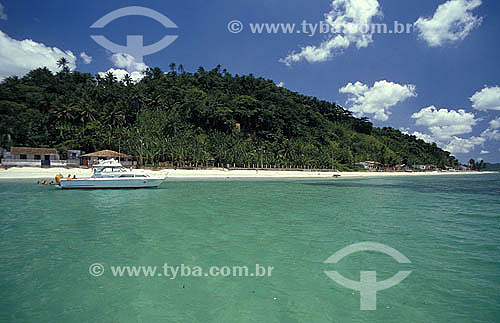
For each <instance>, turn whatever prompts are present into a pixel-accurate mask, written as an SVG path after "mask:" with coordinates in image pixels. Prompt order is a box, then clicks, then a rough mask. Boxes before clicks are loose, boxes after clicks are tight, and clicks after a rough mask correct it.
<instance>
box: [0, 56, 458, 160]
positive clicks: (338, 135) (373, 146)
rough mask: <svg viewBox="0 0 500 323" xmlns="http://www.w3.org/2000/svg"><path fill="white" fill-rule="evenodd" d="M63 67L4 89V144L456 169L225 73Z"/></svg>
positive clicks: (343, 115)
mask: <svg viewBox="0 0 500 323" xmlns="http://www.w3.org/2000/svg"><path fill="white" fill-rule="evenodd" d="M60 65H61V68H62V69H61V72H59V73H56V74H53V73H52V72H50V71H49V70H48V69H47V68H39V69H35V70H33V71H31V72H29V73H28V74H27V75H25V76H24V77H22V78H18V77H9V78H6V79H4V80H3V81H2V82H1V83H0V146H1V147H6V148H8V147H10V146H34V147H56V148H58V149H59V150H66V149H81V150H85V151H87V152H89V151H95V150H100V149H114V150H118V148H119V146H120V149H121V151H123V152H125V153H128V154H131V155H135V156H138V157H139V159H140V161H141V162H142V163H144V164H158V163H160V162H167V163H168V164H171V165H177V166H183V165H186V164H192V165H197V166H201V165H207V164H208V163H209V162H212V163H221V164H230V165H233V164H234V165H236V166H239V167H248V166H251V165H261V164H267V165H276V166H280V167H295V166H297V167H309V168H338V169H349V168H352V167H353V165H354V163H355V162H359V161H365V160H372V161H376V162H379V163H382V164H384V165H395V164H408V165H411V164H435V165H438V166H440V167H444V166H446V165H449V166H454V165H456V164H457V161H456V159H455V158H454V157H453V156H451V155H450V153H449V152H446V151H443V150H442V149H440V148H439V147H437V146H436V144H428V143H426V142H424V141H423V140H420V139H417V138H416V137H415V136H411V135H407V134H403V133H401V132H400V131H398V130H396V129H393V128H388V127H385V128H374V127H373V125H372V123H371V122H370V121H369V120H368V119H366V118H356V117H354V116H353V115H352V113H351V112H350V111H348V110H346V109H344V108H342V107H341V106H339V105H337V104H335V103H330V102H327V101H321V100H318V99H317V98H314V97H309V96H305V95H301V94H299V93H296V92H292V91H289V90H287V89H285V88H282V87H278V86H276V85H275V84H274V82H273V81H271V80H266V79H263V78H258V77H255V76H253V75H252V74H250V75H243V76H240V75H231V74H230V73H229V72H227V71H226V70H221V67H220V66H217V67H216V68H214V69H212V70H210V71H206V70H205V69H203V68H202V67H200V68H199V69H198V71H197V72H195V73H190V72H186V71H185V70H184V68H183V67H182V65H179V66H178V67H177V66H176V65H175V64H171V65H170V70H169V71H168V72H166V73H165V72H163V71H161V70H160V69H159V68H152V69H149V70H148V71H147V72H146V76H145V77H144V78H143V79H142V80H141V81H139V82H137V83H134V82H133V81H132V80H131V79H130V78H127V77H126V78H125V79H124V80H122V81H119V80H117V78H116V77H115V76H113V74H111V73H108V74H106V75H105V76H104V77H101V76H93V75H91V74H85V73H81V72H78V71H73V72H71V71H69V69H68V68H65V67H66V65H65V62H63V61H61V62H60Z"/></svg>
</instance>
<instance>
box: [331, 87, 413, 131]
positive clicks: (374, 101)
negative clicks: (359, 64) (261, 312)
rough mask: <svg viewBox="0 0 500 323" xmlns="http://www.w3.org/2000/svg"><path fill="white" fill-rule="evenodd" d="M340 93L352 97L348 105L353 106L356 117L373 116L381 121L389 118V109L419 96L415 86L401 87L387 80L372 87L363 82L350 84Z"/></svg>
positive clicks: (352, 109)
mask: <svg viewBox="0 0 500 323" xmlns="http://www.w3.org/2000/svg"><path fill="white" fill-rule="evenodd" d="M339 92H340V93H345V94H350V95H351V97H350V98H349V99H348V100H347V102H346V103H347V104H352V107H351V109H350V110H351V111H352V112H354V113H355V114H356V115H358V116H363V115H365V114H373V115H374V119H376V120H381V121H386V120H387V119H388V118H389V115H390V114H391V112H390V111H389V108H391V107H393V106H395V105H396V104H398V103H400V102H402V101H404V100H406V99H408V98H411V97H415V96H417V93H416V88H415V85H412V84H406V85H401V84H397V83H393V82H388V81H386V80H382V81H378V82H375V83H374V84H373V86H372V87H369V86H367V85H365V84H363V83H361V82H356V83H354V84H352V83H348V84H347V85H346V86H344V87H343V88H341V89H340V90H339Z"/></svg>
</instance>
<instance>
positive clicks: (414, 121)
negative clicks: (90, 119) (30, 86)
mask: <svg viewBox="0 0 500 323" xmlns="http://www.w3.org/2000/svg"><path fill="white" fill-rule="evenodd" d="M284 3H285V2H283V1H269V0H267V1H259V0H253V1H220V0H219V1H123V0H122V1H85V2H76V1H75V2H71V6H69V5H68V2H67V1H49V2H41V1H19V0H0V4H1V5H2V7H1V8H2V10H1V11H0V31H2V32H3V34H2V40H1V42H0V45H1V46H0V77H5V76H7V75H11V74H18V75H22V74H24V73H25V70H26V69H27V67H26V65H28V66H35V65H37V64H39V65H47V66H48V67H49V68H55V67H54V66H55V65H54V64H53V63H51V61H50V59H52V60H53V57H56V56H58V53H59V52H57V51H56V50H55V49H54V48H56V49H59V50H61V51H63V52H61V53H64V52H66V53H67V51H71V53H72V55H73V56H74V65H73V66H72V67H74V68H76V69H77V70H79V71H82V72H90V73H93V74H96V73H99V72H106V71H108V70H109V69H110V68H113V69H114V70H116V71H117V70H122V71H123V69H124V68H125V66H128V67H130V65H127V64H128V63H127V62H125V63H124V62H122V63H120V61H119V60H118V59H117V57H116V55H115V56H113V53H111V52H109V51H107V50H106V49H104V48H103V47H101V46H100V45H99V44H97V43H96V42H95V41H94V40H92V39H91V38H90V35H93V34H102V35H104V36H105V37H107V38H108V39H109V40H110V41H113V42H115V43H118V44H122V45H125V43H126V35H143V36H144V42H145V44H152V43H155V42H157V41H158V40H160V39H161V38H163V37H164V36H165V35H167V34H171V35H178V36H179V37H178V38H177V40H176V41H175V42H173V43H172V44H171V45H170V46H168V47H166V48H165V49H163V50H161V51H160V52H157V53H155V54H151V55H149V56H146V57H145V58H144V63H145V64H146V65H147V66H150V67H157V66H158V67H160V68H162V69H163V70H167V69H168V65H169V64H170V63H172V62H175V63H177V64H183V65H184V67H185V69H186V70H188V71H194V70H196V69H197V68H198V66H203V67H205V68H206V69H211V68H213V67H215V66H216V65H217V64H221V65H222V66H223V67H224V68H227V69H228V71H229V72H231V73H232V74H249V73H253V74H254V75H256V76H262V77H264V78H269V79H272V80H274V81H275V82H276V83H277V84H278V83H280V82H282V83H283V85H284V87H286V88H288V89H290V90H293V91H297V92H300V93H303V94H306V95H311V96H316V97H318V98H320V99H324V100H328V101H333V102H337V103H338V104H340V105H342V106H344V107H346V108H349V109H352V110H353V111H356V113H357V114H358V115H364V116H367V117H368V118H370V119H371V120H372V121H373V122H374V124H375V125H376V126H392V127H394V128H398V129H402V130H404V131H406V132H409V133H413V134H416V135H418V136H420V137H422V138H424V139H425V140H429V141H435V142H437V143H438V144H439V145H440V146H441V147H443V148H447V149H449V150H452V152H453V153H454V155H455V156H457V157H458V158H459V159H460V160H461V161H468V159H469V158H483V159H484V160H485V161H488V162H500V151H499V149H500V119H498V118H499V117H500V88H498V86H500V61H499V59H498V57H500V55H499V49H500V43H499V42H498V38H499V36H498V33H499V32H500V2H498V1H486V0H482V1H481V0H440V1H431V0H426V1H414V0H400V1H389V0H333V1H332V0H326V1H314V2H305V1H295V0H293V1H287V2H286V5H284ZM335 4H336V5H337V7H335V6H334V5H335ZM127 6H143V7H146V8H150V9H153V10H155V11H158V12H160V13H162V14H163V15H165V16H167V17H168V18H170V19H171V20H172V21H173V22H174V23H175V24H176V25H177V26H178V29H171V28H169V29H167V28H165V27H164V26H163V25H162V24H160V23H159V22H157V21H155V20H153V19H150V18H147V17H142V16H129V17H123V18H119V19H116V20H115V21H113V22H111V23H109V24H108V25H107V26H106V27H105V28H103V29H98V30H93V29H91V28H89V27H90V25H92V24H93V23H94V22H95V21H97V20H98V19H99V18H101V17H102V16H104V15H105V14H107V13H109V12H111V11H113V10H116V9H119V8H123V7H127ZM370 8H371V10H372V11H370ZM353 12H354V13H355V15H354V16H353V14H352V13H353ZM375 12H376V14H374V13H375ZM325 15H326V17H330V18H333V19H334V20H335V18H337V20H336V21H337V23H338V21H353V19H352V18H353V17H354V22H356V19H357V18H359V19H361V20H360V21H361V22H363V21H368V22H373V23H387V24H388V28H389V29H392V25H393V22H394V21H395V20H397V21H399V22H401V23H405V24H406V23H411V24H413V23H415V22H417V21H418V20H419V18H420V19H421V20H420V21H421V22H422V23H420V24H418V23H417V25H418V26H419V27H420V28H418V27H415V26H414V27H413V28H414V29H415V31H414V32H412V33H410V34H406V33H403V34H374V35H369V36H366V37H368V38H365V36H360V35H356V34H354V35H345V34H344V35H341V36H342V38H340V40H342V41H344V44H345V42H348V43H349V45H348V46H344V47H334V48H333V49H332V50H326V51H325V50H324V48H323V49H322V46H323V45H325V44H327V43H328V42H329V41H330V40H331V39H332V37H335V36H332V35H326V34H319V33H317V34H316V35H314V36H313V37H310V36H309V35H306V34H303V33H300V34H299V33H295V32H294V33H292V34H284V33H277V34H267V33H262V34H255V33H252V32H251V30H250V29H251V28H250V26H249V24H250V23H295V24H297V25H300V24H301V22H302V21H303V20H306V21H307V22H308V23H319V22H320V21H322V20H324V19H325ZM360 17H361V18H360ZM235 19H236V20H239V21H241V22H242V23H243V30H242V31H241V32H240V33H231V32H229V31H228V23H229V22H230V21H232V20H235ZM339 19H340V20H339ZM342 19H344V20H342ZM363 19H364V20H363ZM447 24H448V25H447ZM436 26H437V27H436ZM447 27H449V29H446V28H447ZM296 28H301V27H300V26H299V27H296ZM436 35H437V36H436ZM450 35H451V36H450ZM360 37H361V38H360ZM436 37H437V38H436ZM447 37H448V38H447ZM449 37H451V38H449ZM26 39H31V40H33V41H34V42H35V43H36V44H35V45H33V44H32V45H28V44H27V43H22V42H21V41H23V40H26ZM436 39H437V40H436ZM436 42H437V43H436ZM37 44H44V45H45V46H46V48H41V49H40V51H41V54H40V55H44V57H41V56H37V55H34V54H32V53H28V52H27V51H28V48H29V47H30V46H31V47H34V48H35V50H37V48H38V47H37ZM357 45H360V46H357ZM40 46H42V45H40ZM305 46H313V47H311V48H310V49H312V50H313V51H314V52H313V54H312V55H309V56H308V55H307V53H305V52H304V51H302V50H301V48H304V47H305ZM325 46H326V45H325ZM11 47H12V48H11ZM358 47H360V48H358ZM82 52H85V53H86V54H87V55H88V56H90V57H92V61H91V62H90V63H89V64H85V62H84V61H83V59H82V58H81V57H80V56H79V55H80V54H81V53H82ZM325 53H326V56H327V57H326V58H325V59H320V58H321V55H320V54H325ZM294 54H295V58H296V61H290V60H291V58H290V60H289V61H288V62H291V63H290V64H289V66H287V64H284V63H283V60H286V57H291V56H293V55H294ZM23 55H26V58H23V62H24V63H26V61H29V64H21V62H20V61H21V58H22V57H23ZM12 56H15V57H20V58H19V62H16V61H15V60H13V59H10V57H12ZM37 57H39V59H38V60H37ZM318 57H319V58H318ZM124 58H125V60H127V57H124ZM280 60H282V61H281V62H280ZM313 61H314V62H313ZM16 64H17V65H16ZM30 64H32V65H30ZM51 64H52V65H51ZM134 66H136V65H134ZM137 66H139V65H137ZM137 69H138V73H140V72H141V68H140V67H138V68H137ZM117 73H118V72H117ZM356 82H359V83H356ZM350 83H351V84H350ZM341 89H343V90H342V91H340V90H341ZM476 93H477V94H476ZM475 94H476V95H475ZM474 95H475V96H474ZM473 96H474V98H475V99H474V102H473V101H471V99H470V98H471V97H473ZM349 99H350V100H349ZM384 105H386V108H385V109H384V108H380V107H381V106H382V107H383V106H384ZM473 105H475V108H473ZM461 110H463V111H461ZM374 111H378V113H374Z"/></svg>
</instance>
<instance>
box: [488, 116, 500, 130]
mask: <svg viewBox="0 0 500 323" xmlns="http://www.w3.org/2000/svg"><path fill="white" fill-rule="evenodd" d="M490 128H491V129H499V128H500V117H498V118H496V119H493V120H491V121H490Z"/></svg>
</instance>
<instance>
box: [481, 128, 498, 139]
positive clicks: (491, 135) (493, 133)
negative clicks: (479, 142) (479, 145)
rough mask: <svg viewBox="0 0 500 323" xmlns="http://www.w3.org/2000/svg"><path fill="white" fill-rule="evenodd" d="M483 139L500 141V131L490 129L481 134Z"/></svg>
mask: <svg viewBox="0 0 500 323" xmlns="http://www.w3.org/2000/svg"><path fill="white" fill-rule="evenodd" d="M481 137H483V138H486V139H488V140H500V132H499V131H498V129H490V128H488V129H486V130H485V131H483V132H482V133H481Z"/></svg>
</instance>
